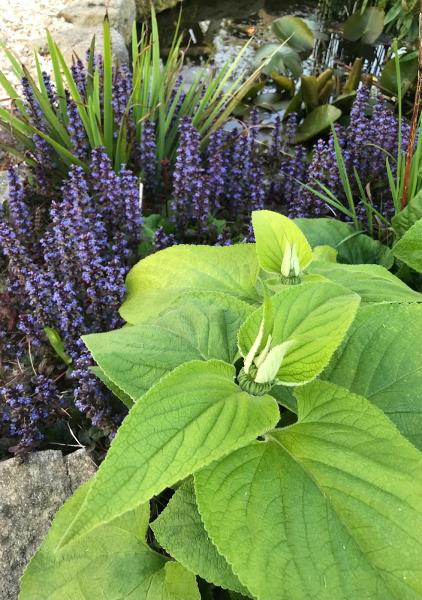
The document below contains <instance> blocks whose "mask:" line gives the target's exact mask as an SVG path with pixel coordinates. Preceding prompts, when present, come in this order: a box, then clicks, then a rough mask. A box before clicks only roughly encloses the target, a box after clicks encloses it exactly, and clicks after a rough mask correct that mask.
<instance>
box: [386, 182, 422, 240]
mask: <svg viewBox="0 0 422 600" xmlns="http://www.w3.org/2000/svg"><path fill="white" fill-rule="evenodd" d="M419 219H422V190H421V191H420V192H419V193H418V194H416V196H414V197H413V198H411V199H410V200H409V202H408V203H407V205H406V206H405V208H403V210H401V211H400V212H399V213H397V214H396V215H394V217H393V218H392V219H391V224H392V226H393V229H394V231H395V232H396V234H397V235H398V236H399V237H402V236H403V235H404V234H405V233H406V231H407V230H408V229H410V228H411V227H412V225H414V224H415V223H416V221H419Z"/></svg>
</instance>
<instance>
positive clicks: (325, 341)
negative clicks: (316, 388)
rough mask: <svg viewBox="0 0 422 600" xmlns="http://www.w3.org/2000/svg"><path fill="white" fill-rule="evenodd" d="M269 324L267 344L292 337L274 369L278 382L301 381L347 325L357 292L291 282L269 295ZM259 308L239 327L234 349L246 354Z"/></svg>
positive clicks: (320, 365)
mask: <svg viewBox="0 0 422 600" xmlns="http://www.w3.org/2000/svg"><path fill="white" fill-rule="evenodd" d="M271 300H272V304H273V318H274V326H273V331H272V339H271V347H275V346H278V345H279V344H282V343H284V342H291V344H290V345H289V346H288V348H287V349H286V353H285V356H284V358H283V361H282V363H281V367H280V369H279V371H278V374H277V383H279V384H280V383H282V384H284V385H301V384H303V383H306V382H308V381H311V380H312V379H314V378H315V377H316V376H317V375H318V374H319V373H321V371H322V370H323V369H324V368H325V367H326V366H327V364H328V362H329V360H330V358H331V356H332V355H333V353H334V351H335V350H336V349H337V347H338V346H339V345H340V343H341V342H342V340H343V338H344V336H345V334H346V332H347V330H348V328H349V327H350V325H351V323H352V321H353V319H354V316H355V314H356V311H357V308H358V306H359V301H360V300H359V297H358V296H357V295H356V294H350V293H349V292H348V291H347V290H346V289H345V288H343V287H341V286H338V285H333V284H331V283H303V284H301V285H296V286H290V287H288V288H286V289H285V290H283V291H282V292H280V293H278V294H276V295H275V296H273V297H272V298H271ZM261 320H262V309H258V310H256V311H255V312H254V313H253V314H252V315H251V316H250V317H249V318H248V319H247V320H246V321H245V323H244V324H243V325H242V327H241V328H240V331H239V338H238V339H239V350H240V352H241V354H242V356H244V357H245V356H246V355H247V353H248V351H249V349H250V347H251V346H252V344H253V342H254V340H255V339H256V336H257V333H258V330H259V326H260V323H261Z"/></svg>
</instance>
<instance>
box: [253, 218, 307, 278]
mask: <svg viewBox="0 0 422 600" xmlns="http://www.w3.org/2000/svg"><path fill="white" fill-rule="evenodd" d="M252 224H253V230H254V234H255V240H256V253H257V255H258V260H259V264H260V265H261V268H262V269H264V271H268V272H270V273H275V274H277V275H280V274H281V272H282V265H283V259H284V257H285V254H286V252H287V251H289V250H290V249H291V248H294V249H295V253H296V256H297V258H298V260H299V267H300V270H303V269H305V268H306V267H307V266H308V264H309V263H310V262H311V260H312V250H311V247H310V246H309V244H308V241H307V239H306V237H305V236H304V235H303V233H302V232H301V230H300V229H299V227H298V226H297V225H296V224H295V223H294V222H293V221H292V220H291V219H288V218H287V217H285V216H284V215H281V214H279V213H276V212H274V211H271V210H257V211H254V212H253V213H252Z"/></svg>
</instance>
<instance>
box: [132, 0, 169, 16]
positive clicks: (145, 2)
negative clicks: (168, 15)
mask: <svg viewBox="0 0 422 600" xmlns="http://www.w3.org/2000/svg"><path fill="white" fill-rule="evenodd" d="M179 2H180V0H152V3H153V5H154V8H155V11H156V12H157V13H159V12H162V11H163V10H166V9H167V8H173V6H176V4H178V3H179ZM135 3H136V12H137V14H138V17H141V18H142V17H144V18H145V17H148V15H149V14H150V6H151V0H135Z"/></svg>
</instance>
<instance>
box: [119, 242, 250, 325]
mask: <svg viewBox="0 0 422 600" xmlns="http://www.w3.org/2000/svg"><path fill="white" fill-rule="evenodd" d="M258 271H259V265H258V261H257V258H256V251H255V244H238V245H234V246H227V247H223V246H221V247H219V246H193V245H190V246H187V245H180V246H172V247H171V248H166V249H165V250H161V251H160V252H156V253H155V254H152V255H151V256H148V257H147V258H144V259H142V260H141V261H140V262H139V263H138V264H136V265H135V266H134V267H133V268H132V269H131V270H130V271H129V274H128V276H127V278H126V287H127V296H126V299H125V301H124V302H123V305H122V307H121V310H120V313H121V315H122V317H123V318H124V319H125V321H127V322H128V323H131V324H132V325H134V324H136V323H141V322H145V321H147V320H149V319H151V318H154V317H156V316H157V315H158V314H160V313H161V312H162V311H163V310H164V308H166V307H167V306H168V305H169V304H171V302H172V301H173V300H174V299H175V298H177V297H178V296H180V295H181V294H183V293H185V292H187V291H208V292H224V293H226V294H229V295H231V296H235V297H236V298H240V299H241V300H244V301H245V302H249V303H251V304H253V303H256V302H258V301H259V294H258V292H257V289H256V284H257V277H258Z"/></svg>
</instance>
